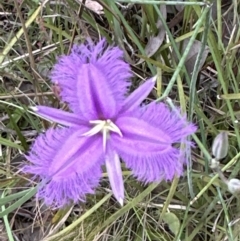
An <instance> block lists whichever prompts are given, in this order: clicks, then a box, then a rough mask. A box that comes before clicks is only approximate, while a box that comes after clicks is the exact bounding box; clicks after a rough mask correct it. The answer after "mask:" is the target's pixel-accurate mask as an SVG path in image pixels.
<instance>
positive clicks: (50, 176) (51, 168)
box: [23, 128, 104, 206]
mask: <svg viewBox="0 0 240 241" xmlns="http://www.w3.org/2000/svg"><path fill="white" fill-rule="evenodd" d="M78 132H79V130H78V129H77V130H76V129H74V128H69V129H68V128H57V129H49V130H48V131H47V132H46V133H45V134H42V135H40V136H39V137H38V138H37V139H36V141H35V143H34V144H33V146H32V148H31V150H30V152H29V154H28V155H27V159H28V160H29V161H30V164H28V165H25V166H24V167H23V171H24V172H28V173H32V174H33V175H34V176H35V177H40V179H42V180H46V182H47V184H46V185H45V186H43V187H42V188H41V189H40V190H39V196H40V197H41V198H44V200H45V201H46V203H47V204H51V205H56V206H64V205H66V204H67V203H69V202H72V201H73V202H77V200H82V199H84V197H85V194H87V193H92V192H93V188H95V187H96V186H97V184H98V181H99V178H100V176H101V171H100V169H101V168H100V167H101V165H102V164H103V163H104V158H103V152H102V150H101V148H98V147H99V145H101V139H100V138H98V137H97V136H95V137H91V138H87V139H85V138H83V137H81V136H80V135H79V134H78ZM54 185H56V187H55V188H56V190H55V191H54ZM74 185H75V186H74ZM44 195H46V196H44Z"/></svg>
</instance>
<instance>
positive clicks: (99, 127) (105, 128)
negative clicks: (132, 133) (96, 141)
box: [82, 119, 123, 152]
mask: <svg viewBox="0 0 240 241" xmlns="http://www.w3.org/2000/svg"><path fill="white" fill-rule="evenodd" d="M89 123H90V124H92V125H93V128H92V129H91V130H89V131H87V132H86V133H84V134H82V136H93V135H96V134H97V133H99V132H102V135H103V150H104V152H105V151H106V146H107V139H108V138H109V132H110V131H112V132H115V133H117V134H118V135H119V136H121V137H122V136H123V135H122V132H121V130H120V129H119V128H118V126H117V125H115V124H114V123H113V122H112V121H111V120H109V119H108V120H92V121H89Z"/></svg>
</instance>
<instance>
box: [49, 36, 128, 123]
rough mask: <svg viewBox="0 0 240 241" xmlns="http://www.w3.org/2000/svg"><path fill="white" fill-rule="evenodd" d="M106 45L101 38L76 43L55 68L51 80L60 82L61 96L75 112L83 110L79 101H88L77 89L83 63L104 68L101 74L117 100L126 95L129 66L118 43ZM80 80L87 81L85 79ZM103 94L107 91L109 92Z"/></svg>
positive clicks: (120, 100)
mask: <svg viewBox="0 0 240 241" xmlns="http://www.w3.org/2000/svg"><path fill="white" fill-rule="evenodd" d="M106 46H107V42H106V40H101V41H100V42H98V43H97V44H96V45H95V44H93V43H92V42H91V41H90V40H89V41H88V42H87V43H86V44H81V45H79V46H77V45H75V46H74V47H73V48H72V52H71V54H70V55H69V56H63V57H60V58H59V60H58V62H57V64H56V65H55V67H54V69H53V71H52V76H51V79H52V82H53V83H55V84H58V85H59V87H60V89H61V98H62V99H63V101H66V102H67V103H69V106H70V108H71V110H72V111H74V112H75V113H81V114H84V113H82V112H81V111H82V110H81V109H80V108H79V102H84V103H86V100H85V99H83V98H82V97H81V98H80V100H79V94H78V93H77V85H78V81H79V80H80V79H79V74H81V67H82V65H84V64H91V65H94V66H95V68H96V69H98V70H101V75H103V76H104V78H105V79H106V80H107V81H108V84H109V86H110V89H111V91H112V92H113V95H114V97H115V99H116V101H118V102H119V103H121V102H122V101H123V100H124V98H125V93H126V91H127V88H128V87H129V84H130V83H129V78H130V77H131V73H130V66H129V64H127V63H125V62H124V61H123V52H122V51H121V50H120V49H119V48H118V47H106ZM81 81H83V82H84V79H82V80H81ZM99 84H101V83H99ZM81 91H82V92H84V91H85V90H84V89H83V90H81ZM101 94H102V95H106V93H101ZM106 98H108V97H107V96H106ZM86 105H87V103H86ZM86 114H87V113H85V115H86ZM88 119H89V118H88Z"/></svg>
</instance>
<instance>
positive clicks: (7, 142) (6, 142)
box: [0, 136, 23, 150]
mask: <svg viewBox="0 0 240 241" xmlns="http://www.w3.org/2000/svg"><path fill="white" fill-rule="evenodd" d="M0 144H1V145H4V146H10V147H13V148H17V149H20V150H23V147H22V146H19V145H18V144H16V143H14V142H12V141H10V140H8V139H5V138H3V137H1V136H0Z"/></svg>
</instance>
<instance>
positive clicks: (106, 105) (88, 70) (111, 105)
mask: <svg viewBox="0 0 240 241" xmlns="http://www.w3.org/2000/svg"><path fill="white" fill-rule="evenodd" d="M114 88H115V86H113V85H112V86H111V81H109V80H108V79H106V77H105V75H104V73H103V72H102V70H101V69H100V68H96V67H95V65H93V64H84V65H82V67H81V68H80V70H79V74H78V83H77V89H76V93H77V96H78V99H79V109H80V110H81V113H82V114H83V115H84V117H85V118H86V119H89V120H99V119H110V118H112V117H114V116H115V115H116V112H117V110H118V108H117V102H116V100H115V96H114V95H113V91H112V90H113V89H114Z"/></svg>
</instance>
